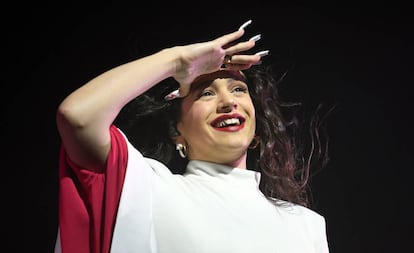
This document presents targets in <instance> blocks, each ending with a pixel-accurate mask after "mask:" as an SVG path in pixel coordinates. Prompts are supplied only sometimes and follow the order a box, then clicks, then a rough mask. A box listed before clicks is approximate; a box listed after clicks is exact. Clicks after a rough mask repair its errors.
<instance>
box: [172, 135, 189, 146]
mask: <svg viewBox="0 0 414 253" xmlns="http://www.w3.org/2000/svg"><path fill="white" fill-rule="evenodd" d="M171 139H172V141H173V142H174V143H175V144H179V143H181V144H184V145H185V144H186V143H187V142H186V141H185V139H184V137H183V136H182V135H177V136H174V137H171Z"/></svg>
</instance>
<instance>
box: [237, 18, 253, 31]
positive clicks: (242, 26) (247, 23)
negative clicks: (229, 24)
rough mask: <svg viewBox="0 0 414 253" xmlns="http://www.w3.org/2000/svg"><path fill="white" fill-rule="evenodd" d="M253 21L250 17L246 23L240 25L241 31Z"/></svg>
mask: <svg viewBox="0 0 414 253" xmlns="http://www.w3.org/2000/svg"><path fill="white" fill-rule="evenodd" d="M251 23H252V20H251V19H250V20H249V21H246V22H245V23H244V24H242V25H241V26H240V27H239V31H240V30H243V29H244V28H246V26H248V25H250V24H251Z"/></svg>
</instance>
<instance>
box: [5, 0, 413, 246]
mask: <svg viewBox="0 0 414 253" xmlns="http://www.w3.org/2000/svg"><path fill="white" fill-rule="evenodd" d="M143 4H144V3H137V2H136V3H133V4H131V3H129V2H126V1H116V2H115V1H114V2H113V3H111V2H101V3H99V4H96V3H93V4H92V3H90V4H89V3H88V2H81V3H77V2H71V3H63V2H60V3H59V4H58V3H56V5H53V4H43V5H42V4H40V3H36V4H32V5H27V4H25V5H23V4H22V5H21V6H20V5H19V3H16V4H14V5H10V6H9V7H7V8H4V9H3V11H4V12H5V13H4V14H8V15H9V16H8V17H6V16H5V15H3V16H2V34H3V36H2V37H3V39H2V42H3V43H2V44H3V48H2V51H3V57H2V58H3V59H2V60H3V67H2V72H3V74H2V76H3V77H4V78H3V81H2V83H3V85H2V92H1V94H2V100H1V105H2V107H1V112H2V119H1V126H2V131H1V132H2V136H1V140H2V143H3V149H2V154H3V155H2V157H3V160H4V159H5V162H4V163H3V164H4V165H2V167H3V166H4V167H3V171H5V172H6V173H5V174H6V177H5V179H4V181H5V183H3V184H2V185H3V187H4V190H3V193H4V203H3V207H4V209H5V210H7V211H10V212H11V213H10V215H7V216H4V219H5V223H7V224H8V225H10V226H8V227H9V229H7V231H6V232H7V234H8V237H6V238H9V239H10V240H8V244H9V250H8V251H7V252H22V251H21V247H25V248H27V249H28V250H27V251H30V252H52V249H53V243H54V240H55V233H56V226H57V190H58V189H57V161H58V151H59V137H58V134H57V130H56V126H55V118H54V116H55V111H56V108H57V106H58V104H59V102H60V101H61V100H62V99H63V98H64V97H65V96H66V95H68V94H69V92H71V91H72V90H74V89H75V88H77V87H79V86H80V85H82V84H83V83H85V82H86V81H88V80H89V79H90V78H92V77H94V76H96V75H97V74H99V73H101V72H103V71H105V70H107V69H109V68H111V67H114V66H116V65H119V64H121V63H124V62H126V61H129V60H132V59H135V58H138V57H140V56H144V55H147V54H150V53H152V52H155V51H157V50H159V49H161V48H164V47H169V46H172V45H178V44H186V43H190V42H195V41H203V40H207V39H212V38H215V37H216V36H219V35H222V34H224V33H227V32H230V31H232V30H234V29H237V28H238V26H239V25H240V24H242V23H243V22H244V21H246V20H248V19H252V20H253V23H252V24H251V25H250V26H249V27H248V28H247V29H246V31H247V33H249V34H248V35H246V36H252V35H255V34H258V33H261V34H262V40H260V41H259V42H258V43H257V46H256V49H257V50H262V49H269V50H270V55H269V56H266V58H265V61H275V62H278V63H280V64H281V65H288V66H289V68H290V72H289V76H288V79H287V81H286V84H285V86H284V87H285V90H286V96H287V97H289V98H290V99H293V100H299V101H302V102H303V103H304V105H305V106H308V107H309V108H313V107H314V106H315V105H316V104H317V103H319V102H323V103H326V104H336V110H335V112H334V113H333V114H332V115H331V117H330V118H329V120H328V129H329V135H330V150H331V151H330V152H331V155H330V156H331V160H330V163H329V164H328V166H327V167H326V168H325V169H324V170H323V171H321V172H319V173H318V174H317V175H316V176H315V177H314V179H313V181H312V182H313V183H312V185H313V198H314V199H315V203H314V209H315V210H316V211H317V212H319V213H321V214H322V215H324V216H325V217H326V220H327V233H328V240H329V244H330V248H331V252H332V253H342V252H407V251H410V250H412V245H413V244H412V242H411V240H412V235H413V233H412V227H413V225H414V222H413V217H412V216H413V208H412V203H411V202H412V200H413V197H412V194H413V193H414V191H413V190H412V176H413V172H412V170H413V166H412V163H411V158H412V151H413V149H412V141H413V133H412V123H411V117H412V116H413V113H412V109H413V107H412V99H411V98H412V92H411V86H412V84H413V79H412V76H411V69H412V67H413V64H412V56H413V46H412V43H413V39H412V35H411V33H412V24H411V20H410V15H411V14H409V8H408V7H406V6H402V5H396V3H393V5H390V6H387V5H382V6H381V5H379V4H378V3H376V4H375V5H368V4H366V6H365V5H362V4H361V2H360V3H359V4H350V3H349V4H348V5H347V4H343V5H340V4H339V3H336V6H334V5H332V6H327V5H323V6H322V5H321V6H304V5H286V4H279V3H278V2H274V3H272V4H259V2H256V1H255V2H254V3H253V2H252V3H250V4H251V5H252V4H255V5H254V6H253V7H252V6H251V5H250V6H248V5H246V4H244V5H241V4H240V3H238V4H233V5H232V4H228V3H227V5H226V6H223V3H213V2H194V3H188V4H187V3H186V4H182V5H181V4H178V5H176V3H168V2H167V3H163V4H162V3H155V2H152V3H149V6H148V5H147V6H146V7H144V6H143ZM141 5H142V6H141ZM9 217H11V218H9ZM177 232H179V231H177ZM15 239H18V241H19V242H15V241H16V240H15ZM408 249H410V250H408Z"/></svg>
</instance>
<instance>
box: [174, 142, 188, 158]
mask: <svg viewBox="0 0 414 253" xmlns="http://www.w3.org/2000/svg"><path fill="white" fill-rule="evenodd" d="M175 149H176V150H178V154H179V155H180V156H181V157H182V158H186V157H187V146H185V145H183V144H181V143H178V144H177V145H176V146H175Z"/></svg>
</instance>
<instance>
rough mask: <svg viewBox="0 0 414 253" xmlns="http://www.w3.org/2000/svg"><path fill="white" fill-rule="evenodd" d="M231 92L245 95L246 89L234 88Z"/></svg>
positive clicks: (242, 87)
mask: <svg viewBox="0 0 414 253" xmlns="http://www.w3.org/2000/svg"><path fill="white" fill-rule="evenodd" d="M232 92H235V93H247V87H245V86H236V87H234V88H233V90H232Z"/></svg>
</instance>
